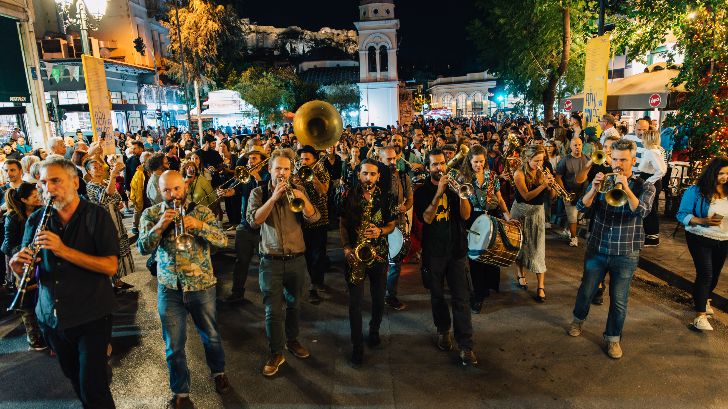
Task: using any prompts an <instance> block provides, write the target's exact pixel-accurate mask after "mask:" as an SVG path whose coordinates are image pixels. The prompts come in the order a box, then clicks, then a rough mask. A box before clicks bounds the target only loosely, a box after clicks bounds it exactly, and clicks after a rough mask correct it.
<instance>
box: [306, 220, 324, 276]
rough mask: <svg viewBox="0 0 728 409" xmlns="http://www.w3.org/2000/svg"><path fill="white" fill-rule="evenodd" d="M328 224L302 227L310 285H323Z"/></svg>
mask: <svg viewBox="0 0 728 409" xmlns="http://www.w3.org/2000/svg"><path fill="white" fill-rule="evenodd" d="M327 233H328V226H327V225H326V226H317V227H310V228H309V227H307V228H305V229H303V240H304V241H305V242H306V251H305V253H304V255H305V256H306V268H307V269H308V274H309V276H310V277H311V285H323V284H324V273H326V270H327V269H328V264H329V261H328V260H329V259H328V256H327V255H326V240H327Z"/></svg>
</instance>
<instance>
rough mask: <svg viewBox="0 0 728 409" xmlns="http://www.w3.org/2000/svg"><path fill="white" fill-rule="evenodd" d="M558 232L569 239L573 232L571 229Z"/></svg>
mask: <svg viewBox="0 0 728 409" xmlns="http://www.w3.org/2000/svg"><path fill="white" fill-rule="evenodd" d="M556 234H558V235H559V236H561V237H563V238H565V239H568V238H570V237H571V232H570V231H569V229H564V230H561V231H559V232H557V233H556Z"/></svg>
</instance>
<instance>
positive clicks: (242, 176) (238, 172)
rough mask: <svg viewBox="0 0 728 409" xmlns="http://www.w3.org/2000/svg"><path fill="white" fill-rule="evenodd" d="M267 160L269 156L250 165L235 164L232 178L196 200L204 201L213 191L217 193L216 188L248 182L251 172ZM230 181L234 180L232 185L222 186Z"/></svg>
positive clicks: (232, 186) (231, 187) (255, 170)
mask: <svg viewBox="0 0 728 409" xmlns="http://www.w3.org/2000/svg"><path fill="white" fill-rule="evenodd" d="M268 160H269V158H266V159H264V160H262V161H260V162H258V163H256V164H255V165H252V166H236V167H235V176H233V178H232V179H229V180H226V181H225V182H224V183H223V184H222V185H220V186H218V187H217V189H216V190H213V191H212V192H210V193H208V194H206V195H205V196H203V197H202V199H200V200H199V201H198V202H199V203H204V202H205V199H207V198H208V197H209V196H210V195H211V194H213V193H214V194H216V195H217V190H220V189H225V190H227V189H235V188H236V187H237V186H238V185H239V184H241V183H248V182H250V178H252V177H253V175H252V173H253V172H257V171H258V170H260V169H261V168H262V167H263V166H265V164H266V163H268ZM231 181H235V183H233V184H232V185H230V186H228V187H223V186H225V184H226V183H229V182H231ZM221 198H222V196H220V195H218V196H217V198H215V200H213V201H212V202H213V203H214V202H216V201H218V200H220V199H221Z"/></svg>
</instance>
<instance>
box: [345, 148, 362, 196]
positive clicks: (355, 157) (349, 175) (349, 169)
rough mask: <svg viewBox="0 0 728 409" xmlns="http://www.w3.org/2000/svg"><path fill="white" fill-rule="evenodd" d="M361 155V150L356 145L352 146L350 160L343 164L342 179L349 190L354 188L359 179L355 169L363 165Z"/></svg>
mask: <svg viewBox="0 0 728 409" xmlns="http://www.w3.org/2000/svg"><path fill="white" fill-rule="evenodd" d="M360 153H361V148H359V147H358V146H356V145H354V146H352V147H351V148H349V160H347V161H346V162H343V163H342V165H341V179H342V181H343V183H344V186H346V188H347V189H350V188H351V187H352V186H354V181H355V180H356V178H357V177H358V176H357V175H356V171H355V169H356V167H357V166H359V163H361V158H360V156H359V155H360Z"/></svg>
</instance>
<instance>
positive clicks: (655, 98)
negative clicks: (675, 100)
mask: <svg viewBox="0 0 728 409" xmlns="http://www.w3.org/2000/svg"><path fill="white" fill-rule="evenodd" d="M649 102H650V106H651V107H652V108H657V107H659V106H660V104H662V97H661V96H660V94H652V95H650V101H649Z"/></svg>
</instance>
